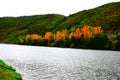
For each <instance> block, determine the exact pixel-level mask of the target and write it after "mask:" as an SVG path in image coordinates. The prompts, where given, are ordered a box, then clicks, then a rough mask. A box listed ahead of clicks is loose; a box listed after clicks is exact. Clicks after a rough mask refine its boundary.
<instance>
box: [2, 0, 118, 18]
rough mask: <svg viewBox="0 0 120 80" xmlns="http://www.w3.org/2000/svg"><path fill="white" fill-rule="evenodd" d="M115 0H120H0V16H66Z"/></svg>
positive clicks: (114, 0) (115, 0)
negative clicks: (53, 14)
mask: <svg viewBox="0 0 120 80" xmlns="http://www.w3.org/2000/svg"><path fill="white" fill-rule="evenodd" d="M117 1H120V0H0V17H4V16H27V15H39V14H52V13H55V14H63V15H65V16H68V15H69V14H73V13H76V12H79V11H81V10H85V9H90V8H94V7H98V6H101V5H103V4H106V3H109V2H117Z"/></svg>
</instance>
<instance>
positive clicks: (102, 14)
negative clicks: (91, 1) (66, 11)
mask: <svg viewBox="0 0 120 80" xmlns="http://www.w3.org/2000/svg"><path fill="white" fill-rule="evenodd" d="M84 25H90V26H101V27H102V28H103V29H104V30H112V31H116V30H118V31H120V2H113V3H109V4H105V5H103V6H100V7H97V8H94V9H90V10H84V11H81V12H78V13H75V14H72V15H70V16H68V17H67V20H65V21H64V22H63V23H61V24H60V25H59V26H58V28H57V29H58V30H59V29H63V28H64V29H70V28H72V27H82V26H84Z"/></svg>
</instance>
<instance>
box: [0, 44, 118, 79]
mask: <svg viewBox="0 0 120 80" xmlns="http://www.w3.org/2000/svg"><path fill="white" fill-rule="evenodd" d="M0 59H2V60H4V61H5V62H6V63H8V64H9V65H11V66H13V67H14V68H15V69H16V70H17V72H19V73H20V74H21V75H22V77H23V80H120V52H119V51H99V50H98V51H97V50H82V49H63V48H49V47H33V46H20V45H7V44H0Z"/></svg>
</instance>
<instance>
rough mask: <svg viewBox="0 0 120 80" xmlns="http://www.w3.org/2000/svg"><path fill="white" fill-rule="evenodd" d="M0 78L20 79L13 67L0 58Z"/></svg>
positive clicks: (4, 79)
mask: <svg viewBox="0 0 120 80" xmlns="http://www.w3.org/2000/svg"><path fill="white" fill-rule="evenodd" d="M0 80H22V78H21V76H20V75H19V74H18V73H16V71H15V69H13V68H12V67H11V66H8V65H7V64H5V63H4V62H3V61H2V60H0Z"/></svg>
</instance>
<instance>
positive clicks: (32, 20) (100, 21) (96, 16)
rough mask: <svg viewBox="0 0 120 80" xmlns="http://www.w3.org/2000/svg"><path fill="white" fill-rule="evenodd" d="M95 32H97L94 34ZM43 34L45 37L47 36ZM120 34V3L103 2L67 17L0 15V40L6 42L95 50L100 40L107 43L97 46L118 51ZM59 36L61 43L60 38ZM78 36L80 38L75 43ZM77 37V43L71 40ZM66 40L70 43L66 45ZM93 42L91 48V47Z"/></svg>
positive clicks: (55, 15) (58, 15) (53, 15)
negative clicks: (100, 4)
mask: <svg viewBox="0 0 120 80" xmlns="http://www.w3.org/2000/svg"><path fill="white" fill-rule="evenodd" d="M84 29H85V30H84ZM94 29H95V30H94ZM78 32H79V33H78ZM96 32H100V33H99V34H97V35H95V33H96ZM47 33H48V34H47ZM64 33H65V34H64ZM46 34H47V36H48V38H46ZM79 34H80V35H79ZM119 34H120V2H112V3H108V4H104V5H102V6H99V7H97V8H93V9H89V10H83V11H80V12H77V13H74V14H71V15H69V16H64V15H60V14H45V15H33V16H20V17H1V18H0V42H7V43H20V44H27V45H42V46H56V47H75V48H91V49H95V48H96V47H95V46H96V44H97V43H99V42H100V39H101V40H103V41H106V42H105V44H104V45H103V47H102V48H101V47H99V46H98V48H99V49H110V50H111V49H112V50H119V47H120V45H119V44H120V35H119ZM27 35H29V38H28V39H29V40H30V42H28V41H29V40H28V41H27V40H26V37H27ZM31 36H33V37H31ZM63 36H64V37H63ZM70 36H72V37H70ZM85 36H87V37H88V38H87V39H89V40H87V42H85V40H86V38H84V37H85ZM32 38H33V39H35V41H33V40H32ZM38 38H41V39H38ZM49 38H50V39H49ZM58 38H59V40H62V41H63V42H61V41H59V40H58ZM62 38H63V39H62ZM94 38H95V39H94ZM36 39H37V41H39V42H37V41H36ZM51 39H52V42H49V40H50V41H51ZM81 39H82V41H81V42H80V45H78V43H79V40H81ZM71 40H72V41H71ZM76 40H77V41H78V43H74V41H76ZM97 40H98V41H97ZM66 41H67V42H66ZM68 41H70V42H68ZM95 41H97V42H96V44H94V43H93V42H95ZM41 42H42V43H41ZM65 42H66V43H67V44H69V45H66V44H65ZM38 43H39V44H38ZM61 43H63V44H61ZM81 43H84V44H81ZM88 43H89V44H88ZM59 44H60V45H59ZM93 44H94V47H90V45H93ZM87 45H89V46H87ZM98 48H97V49H98Z"/></svg>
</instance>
